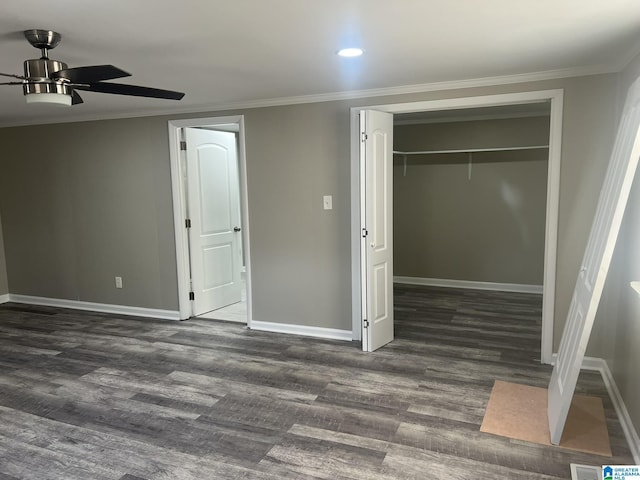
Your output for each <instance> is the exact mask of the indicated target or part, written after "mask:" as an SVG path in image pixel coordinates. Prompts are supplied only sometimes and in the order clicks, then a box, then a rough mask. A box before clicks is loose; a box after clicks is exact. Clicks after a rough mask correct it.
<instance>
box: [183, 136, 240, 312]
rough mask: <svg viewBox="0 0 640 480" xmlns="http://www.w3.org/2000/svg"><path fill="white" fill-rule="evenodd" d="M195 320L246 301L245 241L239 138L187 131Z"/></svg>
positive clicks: (189, 215)
mask: <svg viewBox="0 0 640 480" xmlns="http://www.w3.org/2000/svg"><path fill="white" fill-rule="evenodd" d="M185 131H186V141H187V202H188V217H189V219H190V221H191V228H190V229H189V250H190V256H191V290H192V292H193V315H201V314H203V313H206V312H210V311H211V310H216V309H218V308H222V307H224V306H226V305H230V304H232V303H236V302H239V301H240V298H241V291H242V286H241V279H240V274H241V269H242V237H241V234H240V194H239V182H238V155H237V147H236V137H235V134H233V133H231V132H220V131H212V130H206V129H200V128H185Z"/></svg>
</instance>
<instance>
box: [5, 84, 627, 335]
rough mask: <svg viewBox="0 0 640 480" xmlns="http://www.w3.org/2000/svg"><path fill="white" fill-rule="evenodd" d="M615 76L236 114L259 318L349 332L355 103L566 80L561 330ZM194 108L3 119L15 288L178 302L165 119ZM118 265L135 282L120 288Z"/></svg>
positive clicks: (157, 303) (172, 305) (603, 152)
mask: <svg viewBox="0 0 640 480" xmlns="http://www.w3.org/2000/svg"><path fill="white" fill-rule="evenodd" d="M616 81H617V76H616V75H600V76H592V77H582V78H573V79H560V80H553V81H544V82H535V83H522V84H514V85H505V86H493V87H482V88H473V89H465V90H447V91H438V92H428V93H423V94H410V95H397V96H390V97H376V98H370V99H358V100H351V101H335V102H325V103H314V104H306V105H293V106H286V107H269V108H260V109H251V110H244V111H238V112H234V113H242V114H245V122H246V135H247V145H246V147H247V162H248V167H247V168H248V176H249V217H250V226H251V260H252V267H253V280H254V283H253V287H254V291H253V303H254V319H255V320H261V321H271V322H282V323H292V324H301V325H314V326H320V327H329V328H340V329H345V330H350V329H351V298H350V296H351V294H350V278H351V275H350V220H349V209H350V204H349V202H350V197H349V172H350V166H349V163H350V159H349V155H350V139H349V109H350V107H351V106H363V105H374V104H388V103H398V102H406V101H418V100H429V99H439V98H452V97H459V96H474V95H486V94H497V93H507V92H516V91H529V90H544V89H550V88H564V91H565V111H564V137H563V147H562V154H563V158H562V172H561V182H562V185H561V195H560V228H559V246H558V248H559V250H558V253H559V255H558V273H557V304H556V318H557V319H558V321H557V323H556V331H557V332H558V331H559V332H561V331H562V327H563V325H564V319H565V317H566V314H567V310H568V305H569V301H570V299H571V292H572V291H573V286H574V283H575V278H576V274H577V271H578V268H579V262H580V260H581V257H582V253H581V252H582V251H583V249H584V245H585V243H586V237H587V234H588V231H589V227H590V224H591V218H592V216H593V211H594V209H595V204H596V201H597V196H598V190H599V188H600V184H601V183H602V176H603V172H604V169H605V166H606V160H607V156H608V153H609V151H610V148H611V143H612V136H611V131H610V129H611V128H613V126H612V125H611V124H612V123H614V118H615V116H614V114H615V100H616V86H617V83H616ZM229 113H231V112H215V113H213V114H212V113H197V114H192V115H188V116H189V117H206V116H213V115H226V114H229ZM185 117H187V115H176V116H172V117H154V118H140V119H125V120H109V121H100V122H86V123H69V124H58V125H43V126H34V127H19V128H6V129H0V144H2V146H3V155H2V157H0V169H1V171H2V172H3V173H2V177H1V178H0V216H1V217H2V224H3V230H4V236H5V249H6V256H7V273H8V277H9V284H10V288H11V293H17V294H27V295H37V296H43V297H57V298H69V299H78V300H85V301H94V302H103V303H120V304H124V305H135V306H140V307H152V308H166V309H177V298H176V283H177V281H176V272H175V253H174V250H173V249H174V246H173V238H174V237H173V235H174V234H173V227H172V221H173V220H172V207H171V188H170V165H169V152H168V138H167V137H168V134H167V124H166V122H167V120H168V119H169V118H185ZM44 146H46V148H44ZM323 194H332V195H333V196H334V209H333V210H331V211H325V210H322V195H323ZM115 275H121V276H123V278H124V283H125V288H124V289H123V290H121V291H118V290H116V289H115V288H114V287H113V277H114V276H115ZM556 340H557V339H556Z"/></svg>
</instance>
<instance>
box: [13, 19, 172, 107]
mask: <svg viewBox="0 0 640 480" xmlns="http://www.w3.org/2000/svg"><path fill="white" fill-rule="evenodd" d="M24 36H25V38H26V39H27V40H28V41H29V43H30V44H31V45H32V46H34V47H35V48H37V49H39V50H40V51H41V53H42V56H41V57H40V58H37V59H32V60H26V61H25V62H24V76H20V75H13V74H7V73H0V76H3V77H11V78H14V79H17V80H19V81H15V80H14V81H11V82H6V83H2V84H1V85H22V89H23V93H24V96H25V99H26V101H27V103H51V104H57V105H67V106H71V105H77V104H79V103H83V100H82V98H81V97H80V95H79V94H78V92H77V90H84V91H89V92H100V93H111V94H116V95H130V96H135V97H148V98H164V99H169V100H180V99H182V97H184V93H182V92H174V91H172V90H161V89H158V88H149V87H141V86H137V85H125V84H121V83H109V82H105V80H112V79H114V78H122V77H129V76H131V74H130V73H128V72H125V71H124V70H121V69H119V68H117V67H114V66H113V65H92V66H87V67H76V68H68V67H67V64H66V63H64V62H59V61H57V60H51V59H50V58H49V54H48V52H49V50H51V49H52V48H55V47H56V46H57V45H58V44H59V43H60V40H61V39H62V36H61V35H60V34H59V33H57V32H53V31H51V30H39V29H31V30H25V31H24Z"/></svg>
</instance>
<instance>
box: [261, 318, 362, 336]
mask: <svg viewBox="0 0 640 480" xmlns="http://www.w3.org/2000/svg"><path fill="white" fill-rule="evenodd" d="M251 330H260V331H263V332H275V333H287V334H290V335H304V336H305V337H317V338H330V339H333V340H347V341H351V340H352V338H351V331H350V330H338V329H336V328H323V327H308V326H305V325H293V324H288V323H272V322H258V321H255V320H254V321H252V322H251Z"/></svg>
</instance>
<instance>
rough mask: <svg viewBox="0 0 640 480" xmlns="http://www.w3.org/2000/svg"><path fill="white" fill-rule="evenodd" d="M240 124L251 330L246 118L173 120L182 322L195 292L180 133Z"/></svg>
mask: <svg viewBox="0 0 640 480" xmlns="http://www.w3.org/2000/svg"><path fill="white" fill-rule="evenodd" d="M229 124H236V125H238V129H239V132H238V166H239V170H240V172H239V175H240V177H239V178H240V211H241V217H242V218H241V221H242V242H243V247H242V248H243V253H244V259H245V267H246V282H247V326H248V327H251V319H252V318H253V315H252V308H251V255H250V248H249V206H248V194H247V161H246V155H245V133H244V115H234V116H228V117H207V118H190V119H185V120H169V157H170V161H171V189H172V192H173V225H174V231H175V241H176V270H177V274H178V308H179V311H180V319H181V320H185V319H187V318H189V317H191V316H192V314H193V305H192V302H191V300H189V291H190V290H191V287H190V284H191V278H190V265H189V239H188V235H187V229H186V228H185V220H186V218H187V216H186V210H187V209H186V204H187V202H186V198H185V191H184V182H183V175H184V171H183V168H182V161H181V158H182V155H181V153H180V130H181V129H182V128H187V127H213V126H216V125H229Z"/></svg>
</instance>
